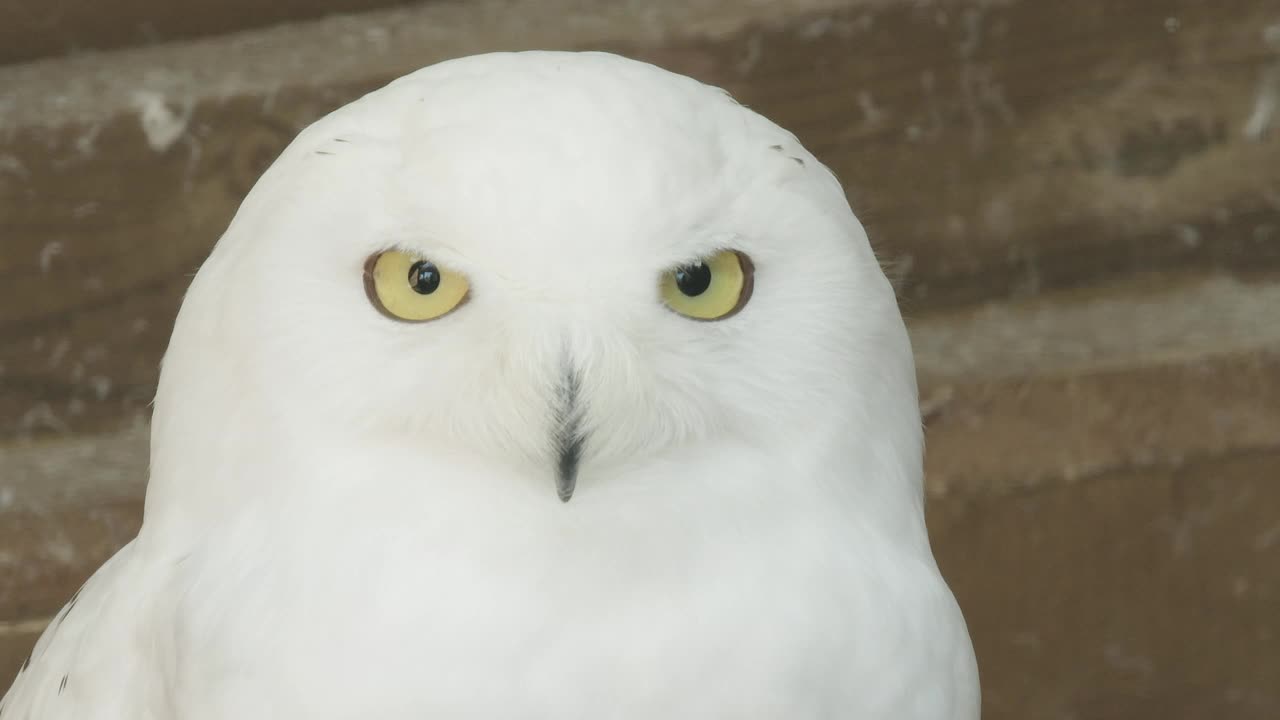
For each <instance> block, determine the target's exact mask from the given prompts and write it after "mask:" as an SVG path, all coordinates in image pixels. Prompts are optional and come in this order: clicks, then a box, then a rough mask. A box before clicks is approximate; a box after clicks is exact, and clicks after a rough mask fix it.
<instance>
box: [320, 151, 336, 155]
mask: <svg viewBox="0 0 1280 720" xmlns="http://www.w3.org/2000/svg"><path fill="white" fill-rule="evenodd" d="M316 154H317V155H332V154H333V153H331V152H329V151H328V150H317V151H316Z"/></svg>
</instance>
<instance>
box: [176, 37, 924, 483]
mask: <svg viewBox="0 0 1280 720" xmlns="http://www.w3.org/2000/svg"><path fill="white" fill-rule="evenodd" d="M188 304H189V305H191V304H198V305H200V306H202V307H203V308H204V309H203V311H202V312H201V314H200V315H199V316H198V319H193V320H191V322H190V324H192V325H196V324H199V325H201V326H202V327H205V328H206V331H207V335H208V336H209V337H216V338H217V343H218V345H219V347H222V348H225V353H226V355H225V362H226V363H227V365H228V366H229V367H234V368H235V369H236V370H235V372H234V377H235V378H236V381H235V382H236V388H235V394H236V395H237V396H238V397H240V398H242V400H243V402H246V403H253V404H261V405H262V406H263V408H262V412H263V413H265V414H267V415H270V416H272V417H277V418H279V423H280V424H281V425H282V426H285V427H289V428H291V429H290V430H289V431H290V432H293V433H299V434H301V433H305V434H308V435H311V436H314V437H331V436H334V435H336V434H341V435H342V436H344V437H345V438H347V441H351V440H352V439H353V438H354V439H360V438H364V439H365V440H367V441H368V442H369V443H370V445H371V446H372V445H387V444H391V445H398V446H404V447H416V448H421V449H423V450H424V451H426V452H428V453H430V452H432V451H441V452H443V451H448V452H451V453H462V454H470V455H474V456H476V457H486V458H492V459H497V460H502V461H507V462H510V463H511V464H513V465H520V466H522V467H527V468H533V469H534V470H531V471H530V472H534V473H535V474H540V475H541V476H543V477H544V478H545V482H546V487H547V491H548V492H552V491H555V492H557V493H558V494H559V497H560V498H561V499H563V500H568V499H569V498H570V497H572V495H573V493H574V492H575V489H577V490H580V491H582V492H585V491H586V490H585V489H584V488H586V487H589V486H590V485H591V484H592V483H593V482H597V480H595V478H605V477H607V476H609V475H610V474H611V471H612V470H615V469H617V468H619V467H623V466H634V465H636V464H637V463H640V464H642V463H643V462H645V460H646V458H652V457H656V456H659V455H661V454H663V453H665V452H667V451H670V450H671V449H673V448H689V447H697V446H698V444H700V443H710V442H713V441H715V442H720V441H724V440H726V439H728V440H732V441H733V442H737V443H742V444H746V445H752V446H756V447H767V446H768V445H769V444H770V443H774V442H778V441H779V439H780V438H783V437H787V436H803V435H812V434H814V433H832V432H839V433H842V434H847V436H848V438H849V441H850V442H856V441H857V440H858V438H859V437H871V436H873V435H874V432H875V428H876V426H877V425H878V424H883V423H899V422H907V423H918V416H913V415H912V413H914V407H913V406H912V407H911V409H910V411H906V410H903V411H902V413H899V415H901V417H899V416H898V415H892V416H884V415H881V416H876V415H875V414H873V413H870V412H869V411H868V408H870V407H873V406H876V405H875V403H877V402H880V400H881V399H882V397H883V396H892V395H894V394H896V395H904V394H905V395H907V396H909V397H910V398H914V377H913V375H912V371H911V367H910V350H909V347H908V345H907V342H906V338H905V333H904V331H903V329H902V322H901V319H900V316H899V315H898V311H897V308H896V305H895V302H894V298H893V293H892V291H891V289H890V287H889V285H888V283H887V282H886V280H885V278H884V275H883V273H882V272H881V270H880V268H879V266H878V264H877V262H876V260H875V258H874V256H873V254H872V252H871V250H870V248H869V246H868V243H867V239H866V236H865V234H864V232H863V230H862V228H861V226H860V225H859V223H858V221H857V220H856V218H855V217H854V216H853V214H852V213H851V212H850V210H849V207H848V205H847V202H846V200H845V198H844V195H843V192H842V191H841V188H840V186H839V183H838V182H836V181H835V179H834V178H833V177H832V175H831V174H830V173H829V172H828V171H827V170H826V169H825V168H824V167H822V166H821V165H820V164H819V163H818V162H817V161H816V160H815V159H814V158H813V156H811V155H810V154H809V153H807V152H806V151H805V150H804V149H803V148H801V147H800V146H799V144H798V142H797V141H796V140H795V138H794V137H792V136H791V135H790V134H788V133H786V132H785V131H783V130H781V129H779V128H778V127H776V126H775V125H773V124H772V123H770V122H769V121H767V120H765V119H764V118H762V117H760V116H759V115H756V114H755V113H753V112H751V111H749V110H747V109H745V108H743V107H741V106H739V105H737V104H736V103H734V102H733V101H732V100H731V99H729V98H728V97H727V96H726V95H725V94H724V93H722V92H720V91H718V90H716V89H714V88H710V87H707V86H704V85H701V84H699V83H696V82H694V81H692V80H689V79H687V78H684V77H680V76H677V75H672V74H670V73H667V72H665V71H661V70H658V69H657V68H654V67H652V66H649V65H644V64H641V63H635V62H632V61H628V60H623V59H621V58H617V57H613V56H605V55H573V54H554V53H546V54H540V55H538V56H521V55H505V56H481V57H480V58H468V59H466V60H462V61H455V62H452V63H445V64H443V65H439V66H435V67H433V68H429V69H427V70H424V71H421V72H420V73H418V74H415V75H411V76H408V77H407V78H405V79H402V80H400V81H397V82H396V83H393V84H392V85H391V86H389V87H388V88H386V89H383V90H381V91H379V92H377V93H374V94H372V95H370V96H367V97H366V98H364V99H363V100H361V101H358V102H357V103H354V104H353V105H351V106H348V107H347V108H344V109H343V110H341V111H339V112H337V113H335V114H334V115H331V116H330V117H329V118H326V119H325V120H323V121H321V122H319V123H317V124H316V125H314V126H312V127H311V128H309V129H308V130H307V131H305V132H304V133H303V134H302V135H301V136H300V137H299V139H298V140H297V141H295V143H294V144H293V145H292V146H291V147H290V148H289V149H288V150H287V151H286V152H285V154H284V155H283V156H282V158H281V159H280V160H279V161H277V163H276V164H275V166H273V168H272V169H271V170H270V171H268V173H267V174H266V176H264V178H263V179H262V181H261V182H260V183H259V185H258V186H257V187H256V188H255V189H254V191H253V192H252V193H251V195H250V197H249V198H248V199H247V200H246V202H245V204H244V206H243V207H242V209H241V211H240V213H239V215H238V216H237V218H236V221H235V222H234V223H233V224H232V227H231V228H230V229H229V230H228V232H227V235H226V236H225V237H224V238H223V240H222V241H221V243H220V244H219V247H218V249H217V250H216V251H215V253H214V255H213V257H212V258H211V259H210V261H209V263H208V264H207V265H206V267H205V268H204V269H203V270H202V271H201V277H200V278H198V279H197V281H196V284H195V286H194V287H193V290H192V293H191V296H190V297H189V299H188ZM188 314H189V313H187V311H186V310H184V315H188ZM191 314H192V315H194V311H193V313H191ZM187 321H188V318H187V317H184V318H183V319H181V320H180V323H184V322H187ZM171 352H172V351H171ZM166 362H168V361H166ZM175 362H180V359H179V360H177V361H175ZM904 365H905V370H904V369H903V368H904ZM881 407H883V405H881ZM894 412H897V411H894ZM913 417H914V419H912V418H913ZM599 482H604V480H599Z"/></svg>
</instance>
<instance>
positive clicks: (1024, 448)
mask: <svg viewBox="0 0 1280 720" xmlns="http://www.w3.org/2000/svg"><path fill="white" fill-rule="evenodd" d="M353 1H354V0H353ZM526 47H575V48H601V49H611V50H617V51H621V52H624V53H627V54H631V55H634V56H638V57H641V58H644V59H649V60H652V61H655V62H657V63H659V64H661V65H664V66H666V67H669V68H672V69H674V70H678V71H681V72H686V73H689V74H692V75H694V76H695V77H698V78H700V79H703V80H705V81H708V82H711V83H714V84H718V85H721V86H723V87H726V88H728V89H729V90H731V91H732V92H733V93H734V94H735V95H736V96H737V97H738V98H739V99H740V100H742V101H743V102H744V103H746V104H748V105H750V106H753V107H755V108H757V109H759V110H761V111H762V112H765V113H766V114H768V115H769V116H771V117H773V118H775V119H776V120H778V121H779V122H780V123H782V124H783V125H786V126H787V127H790V128H792V129H793V130H795V131H796V133H797V134H798V135H799V136H800V138H801V140H802V141H804V142H805V143H806V144H807V145H808V146H809V147H810V148H812V149H813V150H814V151H815V152H816V153H817V154H818V155H819V156H820V157H822V158H823V159H824V160H826V161H827V162H828V163H829V164H830V165H831V166H832V167H833V169H835V171H836V172H837V174H838V175H839V176H840V177H841V179H842V180H843V181H844V182H845V184H846V187H847V188H848V190H849V194H850V197H851V200H852V202H853V204H854V206H855V208H856V209H857V210H858V211H859V214H860V215H861V216H862V217H863V218H864V220H865V221H866V223H867V225H868V227H869V229H870V231H871V234H872V236H873V240H874V241H875V242H876V244H877V247H878V250H879V251H880V253H881V255H882V256H883V257H884V259H885V261H886V263H887V264H888V265H889V266H890V268H891V271H892V273H893V274H894V275H895V277H897V279H898V281H899V284H900V287H901V289H902V295H903V304H904V309H905V312H906V314H907V316H908V319H909V324H910V325H911V328H912V335H913V340H914V342H915V344H916V348H917V353H918V364H919V369H920V374H921V389H922V409H923V410H924V412H925V415H926V418H927V424H928V430H929V435H928V437H929V455H928V461H927V471H928V487H929V492H930V499H931V505H930V523H931V530H932V533H933V537H934V543H935V548H936V550H937V553H938V556H939V562H940V563H941V564H942V566H943V568H944V571H945V572H946V574H947V576H948V577H949V578H950V579H951V581H952V583H953V585H954V586H955V589H956V592H957V595H958V596H959V598H960V600H961V604H962V606H963V607H964V609H965V611H966V614H967V616H968V617H969V620H970V625H971V628H972V632H973V635H974V637H975V642H976V644H977V647H978V653H979V659H980V662H981V664H982V668H983V683H984V692H985V694H986V699H987V713H986V717H990V718H997V719H1000V718H1028V717H1030V718H1038V717H1078V718H1104V719H1105V718H1153V719H1154V718H1161V719H1164V718H1174V719H1177V718H1186V719H1187V720H1190V719H1191V718H1201V717H1205V716H1213V715H1217V716H1221V717H1230V718H1233V719H1234V718H1245V719H1248V718H1258V720H1262V719H1263V718H1268V719H1269V718H1274V717H1280V687H1277V685H1276V683H1275V678H1276V677H1280V627H1277V624H1280V617H1278V616H1277V615H1276V613H1275V611H1274V608H1276V607H1280V570H1278V569H1277V568H1280V519H1277V518H1280V107H1277V104H1280V6H1277V5H1276V4H1275V1H1274V0H1232V1H1231V2H1222V3H1205V2H1198V1H1196V0H1127V1H1121V0H1112V1H1110V2H1095V3H1087V4H1086V3H1059V2H1051V1H1050V0H1003V1H1000V2H994V1H988V0H936V1H935V2H905V1H903V2H899V1H898V0H792V1H791V2H783V3H765V4H760V5H754V4H747V3H741V2H737V1H736V0H694V1H692V2H685V3H677V2H675V0H670V1H669V2H668V1H661V2H655V3H651V4H648V5H644V6H642V5H641V4H635V3H605V2H600V1H599V0H539V1H537V2H535V1H534V0H468V2H465V3H452V2H438V3H433V4H430V5H426V6H423V7H418V8H409V9H397V10H389V11H379V12H375V13H369V14H366V15H362V16H357V17H352V18H338V19H331V20H325V21H320V22H315V23H307V24H301V25H297V26H290V27H282V28H278V29H272V30H267V31H259V32H254V33H248V34H242V35H238V36H235V37H227V38H212V39H205V40H198V41H192V42H189V43H186V44H183V45H175V46H171V47H153V48H144V49H133V50H126V51H120V52H115V53H110V54H106V55H103V56H101V57H100V58H86V57H75V58H69V59H63V60H59V61H56V62H53V61H50V62H41V63H33V64H30V65H26V66H21V67H10V68H0V685H3V684H4V682H5V681H4V678H5V677H6V676H7V674H8V673H9V672H11V670H12V668H13V667H15V666H16V663H17V662H18V661H20V659H21V656H22V655H23V654H25V650H26V648H27V647H29V645H30V643H31V642H32V641H34V638H35V632H36V631H37V628H38V627H39V625H40V622H41V621H42V620H43V619H44V618H46V617H48V616H49V615H50V614H51V613H52V612H53V611H54V610H55V609H56V608H57V607H58V606H59V605H60V604H61V603H62V602H63V600H64V599H65V598H66V597H67V596H68V595H69V594H70V593H71V592H72V591H73V590H74V588H75V587H76V585H78V583H79V582H80V581H81V580H82V579H83V578H84V576H85V575H87V573H88V572H90V571H91V570H92V569H93V568H94V567H96V566H97V565H98V564H99V563H100V562H101V561H102V560H103V559H104V558H105V557H106V556H107V555H108V554H109V553H110V552H112V551H113V550H114V549H115V548H116V547H118V546H119V545H120V544H122V543H123V542H125V541H126V540H127V539H128V538H129V537H130V536H131V535H132V533H133V531H134V529H135V528H136V526H137V523H138V521H139V519H140V509H141V508H140V493H141V487H142V481H143V479H144V478H143V476H144V474H145V466H146V416H147V408H146V403H147V402H148V401H149V400H150V396H151V394H152V392H153V391H154V383H155V379H156V367H157V362H158V359H159V356H160V354H161V352H162V351H163V348H164V345H165V343H166V341H167V336H168V332H169V329H170V326H171V323H172V318H173V315H174V313H175V311H176V308H177V303H178V302H179V299H180V297H181V294H182V292H183V290H184V288H185V286H186V284H187V282H188V281H189V279H190V273H191V272H193V271H194V270H195V268H196V267H197V266H198V264H199V262H200V261H201V260H202V259H203V257H204V256H205V254H206V253H207V251H208V249H209V247H210V246H211V244H212V242H213V241H214V240H215V239H216V237H217V235H218V234H219V233H220V232H221V230H222V229H223V228H224V227H225V225H226V223H227V221H228V220H229V218H230V216H231V214H232V213H233V212H234V209H235V207H236V205H237V204H238V202H239V200H240V198H241V197H242V196H243V194H244V193H245V192H246V191H247V190H248V188H249V187H250V186H251V185H252V183H253V181H254V180H255V179H256V177H257V175H258V173H260V172H261V170H262V169H263V168H264V167H265V166H266V164H267V163H269V162H270V161H271V159H273V158H274V157H275V156H276V154H277V153H278V152H279V151H280V150H281V149H282V148H283V147H284V145H285V144H286V143H287V142H288V141H289V140H290V139H291V138H292V136H293V134H294V133H295V132H296V131H297V130H298V129H300V128H301V127H303V126H304V125H306V124H307V123H308V122H310V121H311V120H313V119H315V118H316V117H318V116H320V115H321V114H323V113H324V112H327V111H328V110H330V109H332V108H334V107H336V106H338V105H340V104H342V103H343V102H345V101H347V100H350V99H352V98H354V97H356V96H358V95H359V94H361V93H363V92H366V91H368V90H370V89H373V88H375V87H377V86H379V85H381V84H383V83H384V82H386V81H388V80H390V79H392V78H394V77H396V76H398V75H400V74H402V73H404V72H406V71H408V70H411V69H413V68H416V67H418V66H421V65H424V64H427V63H430V62H433V61H436V60H439V59H443V58H445V57H450V56H455V55H461V54H467V53H472V52H480V51H486V50H494V49H517V48H526ZM1269 103H1270V104H1269Z"/></svg>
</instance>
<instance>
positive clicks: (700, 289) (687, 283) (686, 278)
mask: <svg viewBox="0 0 1280 720" xmlns="http://www.w3.org/2000/svg"><path fill="white" fill-rule="evenodd" d="M676 287H678V288H680V292H682V293H684V294H685V295H688V296H689V297H697V296H699V295H701V294H702V293H704V292H706V291H707V288H709V287H711V268H709V267H707V266H706V265H705V264H704V263H701V262H696V263H694V264H692V265H685V266H684V267H682V268H676Z"/></svg>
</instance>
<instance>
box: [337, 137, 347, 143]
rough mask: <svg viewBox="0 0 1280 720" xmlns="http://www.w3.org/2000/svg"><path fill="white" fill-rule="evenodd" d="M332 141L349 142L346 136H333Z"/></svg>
mask: <svg viewBox="0 0 1280 720" xmlns="http://www.w3.org/2000/svg"><path fill="white" fill-rule="evenodd" d="M333 141H334V142H340V143H344V142H351V141H350V140H348V139H346V138H334V139H333Z"/></svg>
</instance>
